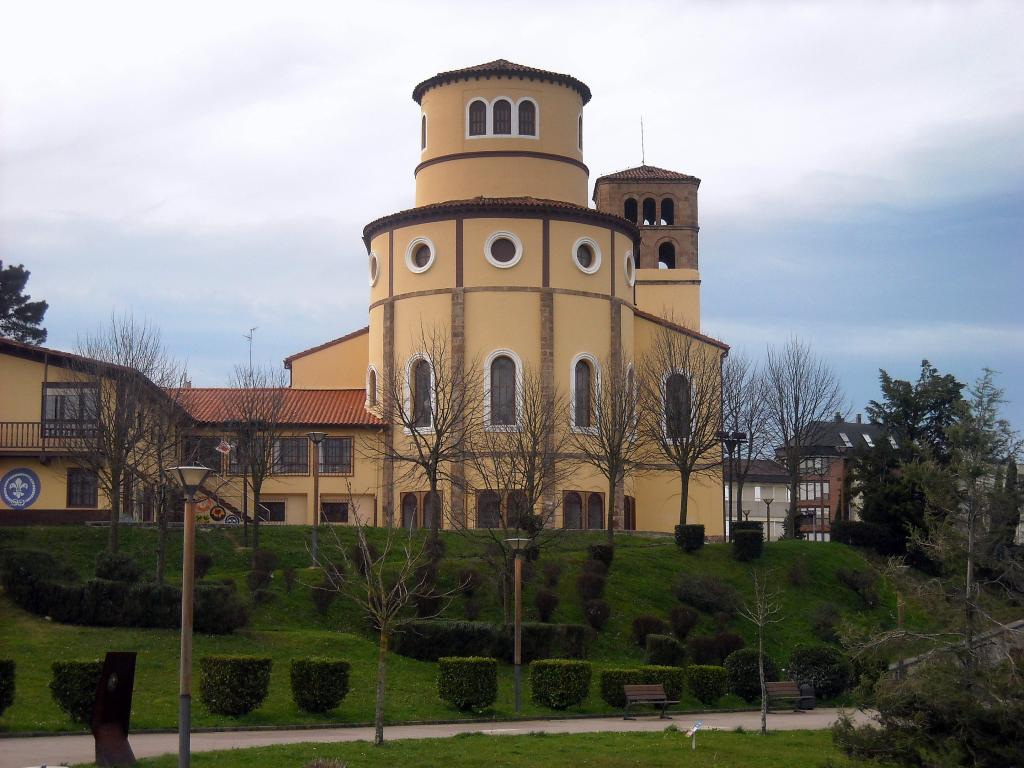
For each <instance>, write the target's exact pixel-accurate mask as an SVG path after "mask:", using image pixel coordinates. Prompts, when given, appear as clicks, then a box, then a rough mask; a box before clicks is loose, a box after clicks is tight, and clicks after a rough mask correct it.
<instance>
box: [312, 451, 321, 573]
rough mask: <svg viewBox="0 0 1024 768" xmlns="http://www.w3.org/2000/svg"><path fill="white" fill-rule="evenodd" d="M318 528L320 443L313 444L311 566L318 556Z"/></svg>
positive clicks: (314, 563)
mask: <svg viewBox="0 0 1024 768" xmlns="http://www.w3.org/2000/svg"><path fill="white" fill-rule="evenodd" d="M319 527H320V443H319V442H314V443H313V547H312V549H313V565H314V566H315V565H316V564H317V557H318V555H319V551H318V546H317V544H318V542H317V534H318V533H319Z"/></svg>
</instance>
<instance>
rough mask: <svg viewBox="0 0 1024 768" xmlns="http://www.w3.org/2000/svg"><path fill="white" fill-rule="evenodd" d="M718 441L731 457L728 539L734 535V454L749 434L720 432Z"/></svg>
mask: <svg viewBox="0 0 1024 768" xmlns="http://www.w3.org/2000/svg"><path fill="white" fill-rule="evenodd" d="M718 439H719V440H721V441H722V442H723V443H724V444H725V451H726V453H727V454H728V456H729V505H728V516H729V524H728V526H727V528H729V534H730V536H729V537H727V538H731V534H732V501H733V499H732V496H733V493H732V480H733V475H735V474H736V465H735V464H734V463H733V460H732V456H733V452H734V451H735V450H736V449H737V448H738V447H739V444H740V443H742V442H743V441H744V440H746V439H747V433H746V432H725V431H723V432H719V433H718ZM736 509H737V510H739V509H740V506H739V502H737V504H736Z"/></svg>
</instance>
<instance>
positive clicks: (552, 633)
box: [392, 620, 588, 663]
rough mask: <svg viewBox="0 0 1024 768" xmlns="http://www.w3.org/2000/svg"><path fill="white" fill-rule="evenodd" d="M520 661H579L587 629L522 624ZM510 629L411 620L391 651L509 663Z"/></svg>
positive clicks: (482, 623)
mask: <svg viewBox="0 0 1024 768" xmlns="http://www.w3.org/2000/svg"><path fill="white" fill-rule="evenodd" d="M522 630H523V634H522V641H523V644H522V652H523V661H524V662H527V663H528V662H530V661H533V660H534V659H547V658H555V657H564V658H573V659H580V658H583V657H585V656H586V640H587V631H588V630H587V628H586V627H584V626H583V625H582V624H545V623H543V622H530V621H528V622H524V623H523V625H522ZM513 646H514V638H513V628H512V625H507V624H491V623H488V622H485V621H436V620H421V621H411V622H409V623H408V624H406V626H405V628H404V629H403V631H402V632H401V633H399V634H397V635H395V638H394V643H393V646H392V648H393V650H394V651H395V653H398V654H401V655H402V656H408V657H409V658H412V659H419V660H420V661H437V660H438V659H440V658H441V657H442V656H482V657H488V658H496V659H501V660H503V661H512V654H513Z"/></svg>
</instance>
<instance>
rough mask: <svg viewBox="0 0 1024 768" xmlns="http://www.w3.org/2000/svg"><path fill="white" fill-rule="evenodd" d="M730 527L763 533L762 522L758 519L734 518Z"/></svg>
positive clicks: (734, 529) (733, 529)
mask: <svg viewBox="0 0 1024 768" xmlns="http://www.w3.org/2000/svg"><path fill="white" fill-rule="evenodd" d="M730 529H731V530H732V531H733V532H736V531H761V532H762V533H764V524H763V523H762V522H760V521H758V520H734V521H733V523H732V525H731V526H730Z"/></svg>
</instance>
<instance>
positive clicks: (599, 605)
mask: <svg viewBox="0 0 1024 768" xmlns="http://www.w3.org/2000/svg"><path fill="white" fill-rule="evenodd" d="M583 613H584V615H585V616H586V617H587V624H589V625H590V626H592V627H593V628H594V629H596V630H597V631H598V632H600V631H601V630H602V629H604V625H605V624H607V623H608V618H609V617H610V616H611V615H612V609H611V606H610V605H608V603H606V602H605V601H604V600H587V602H586V603H584V604H583Z"/></svg>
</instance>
